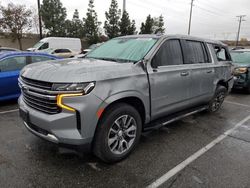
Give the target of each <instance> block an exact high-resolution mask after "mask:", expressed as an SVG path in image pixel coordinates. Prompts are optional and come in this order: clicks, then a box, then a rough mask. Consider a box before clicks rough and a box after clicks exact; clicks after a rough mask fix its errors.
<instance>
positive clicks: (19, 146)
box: [0, 93, 250, 188]
mask: <svg viewBox="0 0 250 188" xmlns="http://www.w3.org/2000/svg"><path fill="white" fill-rule="evenodd" d="M247 117H249V119H250V95H247V94H245V93H233V94H230V96H228V97H227V99H226V101H225V103H224V104H223V107H222V109H221V110H220V111H219V112H217V113H215V114H209V113H205V112H202V113H199V114H196V115H193V116H190V117H187V118H185V119H183V120H180V121H177V122H174V123H172V124H170V125H168V126H166V127H164V128H161V129H159V130H155V131H152V132H148V133H146V134H144V135H143V136H142V138H141V140H140V143H139V145H138V147H137V148H136V150H135V151H134V152H133V153H132V154H131V155H130V156H129V157H128V158H127V159H125V160H123V161H122V162H120V163H117V164H113V165H108V164H105V163H103V162H102V161H100V160H99V159H98V158H96V157H95V156H93V155H92V154H83V155H82V156H79V155H76V154H74V153H67V152H64V153H62V152H59V151H58V148H57V146H56V145H54V144H51V143H49V142H46V141H44V140H41V139H40V138H37V137H36V136H34V135H32V134H31V133H30V132H28V131H27V130H26V128H25V127H24V125H23V123H22V121H21V119H20V118H19V116H18V111H17V104H16V101H12V102H5V103H0V143H1V144H0V187H1V188H7V187H8V188H9V187H11V188H12V187H111V188H112V187H119V188H120V187H147V186H150V185H156V184H154V183H157V182H159V180H161V181H162V182H161V184H158V185H159V186H160V187H178V188H179V187H192V188H193V187H213V188H214V187H222V188H223V187H225V188H230V187H232V188H235V187H242V188H247V187H250V120H248V119H247ZM244 119H245V120H246V121H243V120H244ZM228 130H230V132H228ZM221 136H223V139H222V140H220V141H219V142H218V143H217V142H216V144H213V143H215V142H214V141H215V140H217V139H218V137H220V138H221ZM211 144H212V145H211ZM207 146H212V147H211V148H209V149H208V148H207ZM199 151H204V152H201V153H199ZM197 152H198V154H199V155H197ZM194 157H196V158H194ZM191 159H192V160H191ZM187 161H188V162H187ZM172 172H173V173H172ZM169 174H171V175H169ZM164 175H165V176H164Z"/></svg>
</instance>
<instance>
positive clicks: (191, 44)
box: [186, 40, 208, 64]
mask: <svg viewBox="0 0 250 188" xmlns="http://www.w3.org/2000/svg"><path fill="white" fill-rule="evenodd" d="M186 44H187V49H186V50H187V53H186V55H187V60H188V62H187V63H188V64H196V63H207V62H208V57H207V53H206V49H205V47H204V44H203V43H202V42H198V41H189V40H187V41H186Z"/></svg>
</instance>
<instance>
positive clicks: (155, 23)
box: [140, 15, 165, 34]
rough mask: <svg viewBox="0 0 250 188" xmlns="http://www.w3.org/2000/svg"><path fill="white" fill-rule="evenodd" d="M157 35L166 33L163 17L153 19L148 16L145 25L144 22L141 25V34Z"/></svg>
mask: <svg viewBox="0 0 250 188" xmlns="http://www.w3.org/2000/svg"><path fill="white" fill-rule="evenodd" d="M157 33H165V28H164V19H163V16H162V15H160V16H159V17H158V18H151V16H150V15H148V17H147V19H146V21H145V23H144V22H142V24H141V31H140V34H157Z"/></svg>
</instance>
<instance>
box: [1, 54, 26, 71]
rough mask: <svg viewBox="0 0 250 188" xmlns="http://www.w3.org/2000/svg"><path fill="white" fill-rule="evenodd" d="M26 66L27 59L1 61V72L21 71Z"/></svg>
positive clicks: (17, 58)
mask: <svg viewBox="0 0 250 188" xmlns="http://www.w3.org/2000/svg"><path fill="white" fill-rule="evenodd" d="M25 65H26V57H10V58H7V59H4V60H2V61H0V70H1V72H6V71H15V70H20V69H22V68H23V67H24V66H25Z"/></svg>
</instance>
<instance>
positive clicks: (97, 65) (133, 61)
mask: <svg viewBox="0 0 250 188" xmlns="http://www.w3.org/2000/svg"><path fill="white" fill-rule="evenodd" d="M215 48H220V49H223V51H224V53H225V54H224V57H225V59H217V58H215V57H216V54H215ZM231 66H232V64H231V57H230V55H229V52H228V48H227V47H226V46H225V45H224V44H223V43H221V42H218V41H211V40H204V39H199V38H195V37H190V36H179V35H170V36H168V35H167V36H161V35H135V36H125V37H119V38H115V39H112V40H110V41H108V42H106V43H104V44H103V45H102V46H100V47H98V48H96V49H94V50H93V51H91V52H90V53H88V54H87V55H86V56H85V58H83V59H72V60H70V59H68V60H64V61H56V62H51V63H49V62H48V63H46V64H43V63H38V64H33V65H29V66H27V67H25V68H24V69H23V70H22V72H21V75H20V77H19V83H20V86H21V88H22V96H21V97H20V98H19V107H20V116H21V117H22V119H23V121H24V125H25V126H26V128H27V129H28V130H29V131H30V132H32V133H33V134H35V135H37V136H38V137H41V138H43V139H46V140H48V141H51V142H54V143H57V144H59V146H60V147H61V146H66V147H68V146H71V147H74V148H81V149H83V148H85V149H86V148H88V149H91V150H92V151H93V152H94V154H95V155H96V156H98V157H99V158H100V159H102V160H103V161H105V162H117V161H120V160H122V159H124V158H125V157H127V156H128V155H129V154H130V153H131V151H132V150H133V149H134V148H135V146H136V145H137V143H138V141H139V139H140V135H141V133H142V132H144V131H148V130H151V129H155V128H159V127H161V126H165V125H166V124H168V123H170V122H173V121H175V120H178V119H180V118H183V117H185V116H188V115H191V114H194V113H197V112H200V111H203V110H207V111H209V112H216V111H218V110H219V108H220V106H221V105H222V103H223V101H224V98H225V97H226V95H227V93H228V92H229V91H230V90H231V88H232V85H233V77H232V72H231ZM33 83H36V84H35V85H34V84H33ZM31 89H32V92H30V90H31ZM38 101H39V102H38ZM80 151H81V150H80Z"/></svg>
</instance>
